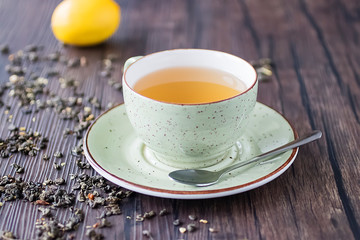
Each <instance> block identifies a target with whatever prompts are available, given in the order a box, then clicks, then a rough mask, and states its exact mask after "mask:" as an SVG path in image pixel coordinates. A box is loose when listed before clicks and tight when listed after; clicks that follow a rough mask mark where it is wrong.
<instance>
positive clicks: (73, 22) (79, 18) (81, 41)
mask: <svg viewBox="0 0 360 240" xmlns="http://www.w3.org/2000/svg"><path fill="white" fill-rule="evenodd" d="M120 16H121V15H120V7H119V5H118V4H117V3H116V2H114V1H113V0H64V1H62V2H61V3H60V4H59V5H58V6H57V7H56V8H55V10H54V12H53V15H52V18H51V28H52V31H53V33H54V35H55V37H56V38H57V39H58V40H60V41H62V42H64V43H66V44H71V45H77V46H90V45H95V44H98V43H101V42H103V41H105V40H106V39H108V38H109V37H110V36H111V35H113V34H114V33H115V31H116V29H117V28H118V26H119V24H120Z"/></svg>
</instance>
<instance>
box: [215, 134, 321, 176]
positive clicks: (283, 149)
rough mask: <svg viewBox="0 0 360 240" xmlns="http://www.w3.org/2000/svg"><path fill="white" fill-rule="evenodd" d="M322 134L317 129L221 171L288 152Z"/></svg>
mask: <svg viewBox="0 0 360 240" xmlns="http://www.w3.org/2000/svg"><path fill="white" fill-rule="evenodd" d="M321 135H322V133H321V131H319V130H315V131H313V132H311V133H309V134H308V135H305V136H304V137H301V138H298V139H296V140H294V141H291V142H289V143H287V144H285V145H282V146H280V147H278V148H275V149H274V150H271V151H269V152H266V153H263V154H260V155H258V156H256V157H254V158H252V159H249V160H247V161H244V162H240V163H237V164H234V165H232V166H230V167H227V168H224V169H222V170H221V171H219V173H220V174H221V175H222V174H224V173H227V172H230V171H232V170H234V169H236V168H239V167H243V166H245V165H248V164H250V163H253V162H257V161H259V160H261V159H264V158H268V157H272V156H276V155H278V154H280V153H283V152H286V151H288V150H290V149H293V148H296V147H299V146H301V145H304V144H306V143H309V142H312V141H314V140H316V139H319V138H321Z"/></svg>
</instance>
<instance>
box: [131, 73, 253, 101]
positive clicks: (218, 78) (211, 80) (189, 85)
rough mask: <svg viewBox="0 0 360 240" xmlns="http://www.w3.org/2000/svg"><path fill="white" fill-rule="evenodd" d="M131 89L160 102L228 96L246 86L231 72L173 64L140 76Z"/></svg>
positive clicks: (214, 99) (241, 90)
mask: <svg viewBox="0 0 360 240" xmlns="http://www.w3.org/2000/svg"><path fill="white" fill-rule="evenodd" d="M134 90H135V91H136V92H138V93H139V94H141V95H143V96H145V97H148V98H152V99H155V100H158V101H162V102H169V103H177V104H198V103H210V102H215V101H220V100H223V99H228V98H231V97H233V96H236V95H238V94H240V93H242V92H243V91H245V90H246V86H245V84H244V83H243V82H242V81H241V80H240V79H238V78H237V77H235V76H234V75H232V74H230V73H227V72H224V71H221V70H216V69H210V68H196V67H176V68H166V69H162V70H159V71H155V72H153V73H150V74H148V75H146V76H144V77H143V78H141V79H140V80H139V81H138V82H137V83H136V84H135V86H134Z"/></svg>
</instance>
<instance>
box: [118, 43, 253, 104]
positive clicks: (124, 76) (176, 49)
mask: <svg viewBox="0 0 360 240" xmlns="http://www.w3.org/2000/svg"><path fill="white" fill-rule="evenodd" d="M181 50H200V51H209V52H217V53H221V54H226V55H230V56H233V57H236V58H239V59H241V60H242V61H244V62H245V63H246V64H248V65H249V66H250V68H251V69H252V70H254V73H255V81H254V83H253V84H252V85H251V86H250V87H248V88H247V89H246V90H245V91H243V92H241V93H239V94H237V95H235V96H232V97H229V98H225V99H221V100H217V101H211V102H205V103H172V102H165V101H160V100H156V99H153V98H149V97H146V96H144V95H141V94H140V93H138V92H136V91H135V90H134V89H133V88H132V87H130V85H129V84H128V82H127V81H126V73H127V71H128V70H129V69H130V67H132V66H133V65H134V64H135V63H136V62H138V61H139V60H142V59H144V58H146V57H149V56H151V55H154V54H158V53H163V52H170V51H181ZM123 81H124V83H125V84H126V86H127V87H128V88H129V89H130V90H131V91H132V92H133V93H135V94H137V95H139V96H141V97H144V98H147V99H149V100H152V101H156V102H159V103H163V104H170V105H178V106H199V105H207V104H214V103H220V102H224V101H228V100H230V99H233V98H236V97H239V96H241V95H244V94H246V93H247V92H248V91H250V90H251V89H253V88H254V86H255V85H256V83H257V82H258V74H257V72H256V70H255V68H254V67H253V66H252V65H251V64H250V63H249V62H248V61H246V60H245V59H243V58H241V57H238V56H236V55H234V54H230V53H227V52H223V51H218V50H212V49H204V48H175V49H168V50H163V51H158V52H153V53H150V54H147V55H145V56H142V57H141V58H140V59H138V60H136V61H135V62H133V63H131V64H130V65H129V66H128V67H127V68H126V69H125V71H124V73H123Z"/></svg>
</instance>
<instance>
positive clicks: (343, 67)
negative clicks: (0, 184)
mask: <svg viewBox="0 0 360 240" xmlns="http://www.w3.org/2000/svg"><path fill="white" fill-rule="evenodd" d="M59 2H60V1H40V0H31V1H30V0H29V1H11V0H2V1H0V44H2V43H8V44H9V46H10V49H11V52H16V51H17V50H19V49H22V48H24V47H25V46H26V45H28V44H31V43H35V44H38V45H43V46H44V50H43V51H44V54H46V53H51V52H54V51H57V50H58V51H60V52H61V53H62V54H63V55H65V56H66V57H68V58H71V57H76V56H77V57H80V56H85V57H86V58H87V60H88V65H87V66H86V67H83V68H81V67H80V68H75V69H68V68H66V67H63V66H58V65H55V64H54V67H56V68H57V69H58V70H59V71H60V72H61V74H62V75H65V76H68V77H73V78H74V79H76V80H77V81H79V84H80V85H79V88H78V90H79V91H81V92H83V93H84V94H85V96H95V97H97V98H98V99H100V100H101V105H102V106H103V108H102V109H96V108H93V112H94V113H95V115H99V114H100V113H101V112H102V111H103V110H105V108H106V106H107V104H108V103H109V102H111V103H120V102H122V101H123V100H122V94H121V92H119V91H116V90H115V89H113V88H112V87H110V86H109V85H108V83H107V80H106V79H104V78H102V77H100V76H99V74H98V73H99V71H100V70H101V60H102V59H103V58H104V57H105V56H106V55H107V54H109V53H116V54H118V55H119V58H120V59H119V61H118V62H117V63H116V65H115V69H114V72H113V77H114V79H115V80H118V81H120V79H121V74H122V72H121V68H122V64H123V63H124V61H125V60H126V59H127V58H129V57H131V56H136V55H144V54H148V53H152V52H156V51H160V50H165V49H173V48H207V49H214V50H220V51H225V52H229V53H232V54H235V55H238V56H240V57H242V58H244V59H246V60H255V59H259V58H262V57H269V58H271V59H273V61H274V63H275V68H274V72H273V73H274V76H273V79H272V80H271V81H269V82H261V84H260V86H259V96H258V100H259V101H260V102H262V103H265V104H266V105H269V106H271V107H272V108H274V109H276V110H278V111H280V112H281V113H282V114H284V116H285V117H286V118H287V119H289V121H290V122H291V123H292V124H293V126H294V127H295V129H296V130H297V131H298V133H299V135H303V134H305V133H306V132H308V131H310V130H311V129H320V130H322V131H323V133H324V137H323V138H322V139H321V140H320V141H317V142H315V143H311V144H309V145H306V146H304V147H302V148H301V149H300V152H299V155H298V157H297V159H296V161H295V162H294V164H293V165H292V167H291V168H290V169H288V170H287V171H286V172H285V173H284V174H283V175H282V176H280V177H279V178H277V179H276V180H274V181H272V182H271V183H269V184H266V185H265V186H263V187H260V188H258V189H254V190H252V191H249V192H246V193H242V194H238V195H234V196H229V197H224V198H218V199H208V200H191V201H190V200H187V201H186V200H173V199H162V198H156V197H150V196H146V195H142V194H134V195H133V196H132V197H130V198H129V199H127V200H126V201H124V202H123V203H122V205H121V209H122V212H123V213H122V215H117V216H112V217H109V220H110V221H111V222H112V223H113V227H111V228H104V229H99V230H97V231H99V232H101V233H102V234H103V235H104V236H105V238H106V239H146V237H144V236H143V235H142V231H143V230H149V231H150V232H151V235H152V237H153V238H154V239H360V227H359V224H360V199H359V194H360V187H359V186H360V184H359V183H360V178H359V176H360V164H359V163H360V157H359V156H360V150H359V142H360V137H359V136H360V128H359V124H360V47H359V45H360V35H359V34H360V15H359V12H360V2H359V1H356V0H330V1H325V0H319V1H310V0H291V1H286V0H274V1H261V0H253V1H250V0H226V1H217V0H213V1H205V0H201V1H177V0H171V1H165V0H163V1H160V0H157V1H155V0H151V1H150V0H148V1H140V0H132V1H125V0H121V1H119V4H120V6H121V8H122V23H121V26H120V28H119V30H118V31H117V33H116V34H115V35H114V36H113V37H112V38H111V39H109V40H108V41H107V42H106V43H104V44H101V45H98V46H95V47H90V48H76V47H71V46H68V47H62V46H61V44H59V43H58V42H57V40H56V39H55V38H54V37H53V35H52V32H51V29H50V18H51V14H52V11H53V10H54V8H55V7H56V5H57V4H58V3H59ZM6 64H8V60H7V55H0V83H5V82H7V81H8V77H9V76H8V74H7V73H6V71H5V70H4V67H5V65H6ZM31 68H32V69H33V70H36V71H39V72H40V73H42V74H44V73H45V72H46V71H47V69H48V66H42V65H41V63H38V64H32V65H31ZM49 89H50V90H51V91H54V92H56V93H57V94H59V95H61V96H70V95H71V92H69V91H67V90H66V89H61V88H60V87H59V83H58V81H57V80H51V81H50V82H49ZM2 100H3V101H4V102H5V103H6V104H7V105H9V106H10V107H11V108H10V111H9V113H8V114H7V115H6V114H5V111H6V109H5V107H0V137H1V138H6V137H7V136H8V134H9V131H8V126H9V124H10V123H9V122H8V120H7V119H8V117H9V115H13V120H12V122H13V123H14V124H16V125H18V126H25V127H26V128H32V129H36V130H38V131H40V132H42V133H43V134H44V135H45V136H49V137H50V142H49V145H48V147H47V149H46V150H45V152H46V153H48V154H49V155H52V154H53V153H54V152H55V151H58V150H59V151H62V152H64V154H65V157H64V158H63V159H61V160H55V159H51V160H50V161H48V162H45V161H42V160H41V154H39V155H38V156H36V157H28V156H23V155H20V154H17V155H15V156H14V157H13V158H11V159H0V174H1V176H4V175H7V174H11V175H15V170H14V169H13V168H12V167H11V164H12V163H14V162H15V163H18V164H20V165H22V166H24V167H25V173H24V174H22V175H21V177H22V178H23V179H24V180H26V181H30V180H31V181H38V182H42V181H44V180H45V179H47V178H51V179H55V178H57V177H64V178H65V179H66V180H67V182H69V183H71V180H70V174H71V173H79V172H81V170H79V169H78V167H77V166H76V163H75V158H74V157H72V156H71V154H70V153H71V148H72V146H74V145H75V144H76V142H77V140H76V139H75V138H74V137H73V136H69V137H67V138H64V136H63V131H64V130H65V129H66V128H72V127H73V126H74V122H73V121H64V120H61V119H59V117H58V115H57V114H56V113H55V112H54V111H52V110H42V111H40V112H38V113H31V114H28V115H26V114H23V113H22V111H21V108H20V107H19V106H18V101H17V100H16V99H13V98H10V97H8V96H7V95H6V94H4V96H3V97H2ZM33 119H35V121H33ZM53 162H66V165H65V166H64V167H63V168H62V169H61V170H60V171H57V170H55V169H54V168H53V167H52V164H53ZM87 173H88V174H91V175H94V174H96V173H95V171H94V170H87ZM65 188H66V189H67V190H70V188H71V184H67V185H66V187H65ZM0 200H1V196H0ZM75 207H79V208H81V209H83V210H84V212H85V214H86V217H85V220H84V222H83V223H81V224H80V227H79V229H78V230H77V231H75V232H73V233H72V234H74V235H75V239H85V238H86V236H85V232H86V229H87V228H86V226H91V225H93V224H94V223H96V222H97V221H98V220H97V219H96V217H98V216H99V215H100V214H101V210H98V209H90V208H89V207H88V206H86V205H85V204H82V203H79V202H76V204H75ZM164 208H166V209H167V210H168V211H169V212H170V214H168V215H166V216H163V217H160V216H156V217H154V218H152V219H150V220H146V221H144V222H136V221H135V216H136V215H137V214H142V213H144V212H146V211H150V210H154V211H155V212H157V213H159V212H160V210H162V209H164ZM54 212H55V213H56V217H57V218H58V219H59V220H60V221H65V220H66V219H68V218H69V217H70V216H71V213H70V211H69V210H67V209H56V210H54ZM190 214H194V215H196V216H198V219H200V218H201V219H206V220H208V221H209V223H208V224H200V223H198V222H197V226H198V229H197V231H195V232H193V233H186V234H180V232H179V231H178V227H175V226H173V224H172V222H173V221H174V220H175V219H180V220H181V221H182V222H183V226H186V224H188V223H190V222H192V221H191V220H189V219H188V215H190ZM39 217H40V212H39V211H38V206H36V205H34V204H32V203H29V202H25V201H13V202H5V203H4V205H3V206H2V207H0V230H3V231H5V230H10V231H13V232H14V233H15V235H16V236H17V237H18V238H20V239H34V238H36V233H35V232H36V230H35V221H36V219H37V218H39ZM129 217H131V219H129ZM209 227H213V228H215V229H217V230H218V232H217V233H210V232H209V231H208V228H209Z"/></svg>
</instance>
